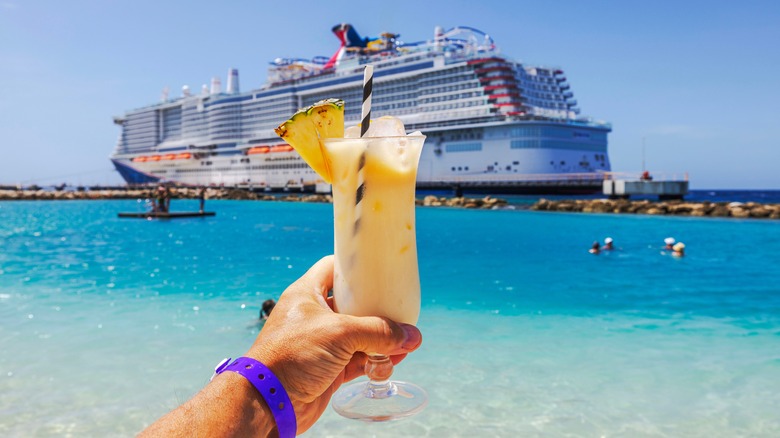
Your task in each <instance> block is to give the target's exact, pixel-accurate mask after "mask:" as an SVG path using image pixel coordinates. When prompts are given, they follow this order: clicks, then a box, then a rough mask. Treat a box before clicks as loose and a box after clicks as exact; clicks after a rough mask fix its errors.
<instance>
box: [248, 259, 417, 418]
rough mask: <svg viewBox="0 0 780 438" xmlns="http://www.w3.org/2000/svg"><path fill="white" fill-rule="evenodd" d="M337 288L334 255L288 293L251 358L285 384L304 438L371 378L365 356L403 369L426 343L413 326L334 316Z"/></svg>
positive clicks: (258, 339)
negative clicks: (345, 389)
mask: <svg viewBox="0 0 780 438" xmlns="http://www.w3.org/2000/svg"><path fill="white" fill-rule="evenodd" d="M332 287H333V256H328V257H325V258H323V259H321V260H320V261H319V262H317V263H316V264H315V265H314V266H312V267H311V269H309V271H308V272H306V274H304V276H303V277H301V278H300V279H299V280H298V281H296V282H295V283H293V284H292V285H290V287H288V288H287V290H285V291H284V293H283V294H282V296H281V298H280V299H279V302H278V303H277V304H276V307H274V310H273V311H272V312H271V316H270V317H269V318H268V320H267V321H266V322H265V325H264V326H263V329H262V330H261V331H260V334H259V335H258V336H257V339H256V340H255V343H254V345H252V347H251V348H250V349H249V351H248V352H247V353H246V354H245V356H247V357H251V358H254V359H257V360H259V361H260V362H262V363H264V364H265V365H266V366H267V367H269V368H270V369H271V371H273V372H274V374H276V376H277V377H278V378H279V380H281V382H282V384H283V385H284V387H285V389H286V390H287V393H288V394H289V396H290V399H291V401H292V403H293V407H294V408H295V414H296V417H297V420H298V433H303V432H305V431H306V430H308V429H309V428H310V427H311V426H312V425H313V424H314V422H315V421H317V419H318V418H319V417H320V416H321V415H322V412H323V411H324V410H325V408H326V407H327V406H328V402H329V401H330V398H331V396H332V395H333V393H334V392H335V391H336V390H337V389H338V388H339V386H341V384H342V383H344V382H348V381H350V380H352V379H355V378H356V377H359V376H362V375H364V374H365V372H364V366H365V363H366V360H367V355H366V354H365V352H372V353H380V354H386V355H388V356H390V359H391V360H392V362H393V363H394V364H397V363H398V362H400V361H401V360H403V359H404V357H406V354H407V353H409V352H411V351H414V350H416V349H417V348H418V347H419V346H420V344H421V343H422V335H421V334H420V331H419V330H417V328H416V327H414V326H412V325H408V324H399V323H395V322H393V321H390V320H389V319H387V318H380V317H356V316H350V315H342V314H338V313H335V312H333V298H328V291H329V290H330V289H331V288H332Z"/></svg>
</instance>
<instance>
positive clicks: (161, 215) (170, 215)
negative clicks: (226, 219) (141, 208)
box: [119, 211, 216, 219]
mask: <svg viewBox="0 0 780 438" xmlns="http://www.w3.org/2000/svg"><path fill="white" fill-rule="evenodd" d="M206 216H216V213H214V212H213V211H175V212H167V213H165V212H160V211H147V212H141V213H119V217H121V218H131V219H179V218H185V217H206Z"/></svg>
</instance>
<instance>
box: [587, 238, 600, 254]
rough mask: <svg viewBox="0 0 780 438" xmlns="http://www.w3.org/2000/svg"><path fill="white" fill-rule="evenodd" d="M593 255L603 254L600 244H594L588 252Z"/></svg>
mask: <svg viewBox="0 0 780 438" xmlns="http://www.w3.org/2000/svg"><path fill="white" fill-rule="evenodd" d="M588 252H589V253H591V254H598V253H600V252H601V249H600V248H599V242H598V241H596V242H593V245H591V247H590V249H589V250H588Z"/></svg>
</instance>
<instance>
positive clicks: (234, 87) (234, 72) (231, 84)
mask: <svg viewBox="0 0 780 438" xmlns="http://www.w3.org/2000/svg"><path fill="white" fill-rule="evenodd" d="M238 92H239V91H238V69H237V68H231V69H230V70H228V79H227V93H228V94H237V93H238Z"/></svg>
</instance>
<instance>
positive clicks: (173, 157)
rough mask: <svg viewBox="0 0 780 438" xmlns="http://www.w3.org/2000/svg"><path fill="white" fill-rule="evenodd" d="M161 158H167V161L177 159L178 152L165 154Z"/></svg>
mask: <svg viewBox="0 0 780 438" xmlns="http://www.w3.org/2000/svg"><path fill="white" fill-rule="evenodd" d="M160 159H161V160H165V161H167V160H175V159H176V154H165V155H163V156H162V158H160Z"/></svg>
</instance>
